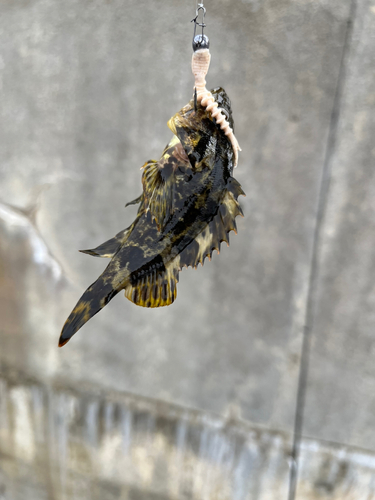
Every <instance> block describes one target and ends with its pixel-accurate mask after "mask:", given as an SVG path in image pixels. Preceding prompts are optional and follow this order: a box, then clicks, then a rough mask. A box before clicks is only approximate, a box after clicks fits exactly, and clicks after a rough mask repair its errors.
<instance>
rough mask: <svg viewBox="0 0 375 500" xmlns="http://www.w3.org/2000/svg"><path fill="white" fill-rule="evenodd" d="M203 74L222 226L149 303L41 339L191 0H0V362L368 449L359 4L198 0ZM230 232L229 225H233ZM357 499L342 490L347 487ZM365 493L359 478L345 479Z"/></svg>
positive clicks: (157, 119) (368, 273)
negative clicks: (237, 214)
mask: <svg viewBox="0 0 375 500" xmlns="http://www.w3.org/2000/svg"><path fill="white" fill-rule="evenodd" d="M206 7H207V9H208V14H207V17H206V20H207V24H208V29H207V34H208V35H209V37H210V40H211V53H212V64H211V68H210V72H209V74H208V78H207V80H208V85H209V86H210V87H215V86H218V85H222V86H223V87H224V88H225V89H226V90H227V92H228V94H229V95H230V97H231V100H232V104H233V111H234V118H235V123H236V135H237V137H238V139H239V142H240V144H241V146H242V150H243V151H242V153H241V156H240V163H239V167H238V169H237V171H236V172H235V175H236V177H237V178H238V180H239V181H240V182H241V184H242V185H243V188H244V190H245V192H246V193H247V197H246V198H244V199H243V200H242V205H243V208H244V212H245V218H244V219H241V220H239V221H238V231H239V234H238V236H232V238H231V247H230V248H228V249H227V248H223V251H222V252H221V253H220V256H217V255H216V254H215V255H214V258H213V261H212V262H211V263H209V262H207V263H206V264H205V266H204V267H203V268H200V269H199V270H198V271H192V270H191V269H190V270H184V271H183V272H182V273H181V275H180V283H179V287H178V300H177V302H176V303H175V304H173V306H171V307H168V308H165V309H160V310H144V309H142V308H137V307H136V306H134V305H133V304H131V303H130V302H128V301H127V300H126V299H124V298H123V297H121V296H118V297H117V298H116V299H114V300H113V302H111V304H110V305H109V306H108V307H106V308H105V309H104V310H103V311H102V312H101V313H100V314H99V315H98V316H97V317H95V318H94V319H93V320H92V321H90V322H89V323H88V324H87V325H86V326H85V327H84V328H83V329H82V331H80V332H79V334H77V335H76V336H75V337H74V339H73V340H72V341H71V342H70V343H69V344H68V345H67V346H66V347H65V348H64V349H61V350H58V349H57V347H56V346H57V340H58V336H59V332H60V329H61V326H62V324H63V322H64V320H65V319H66V317H67V315H68V313H69V312H70V310H71V309H72V307H73V305H74V304H75V302H76V300H77V299H78V297H79V296H80V294H81V293H82V292H83V290H84V288H86V287H87V285H89V284H90V283H91V282H92V281H93V280H94V279H95V278H96V277H97V275H98V274H99V273H100V272H101V271H102V269H103V267H104V265H105V264H106V263H105V262H104V261H103V260H100V259H94V258H91V257H89V256H87V255H83V254H79V253H78V252H77V249H79V248H87V247H92V246H95V245H96V244H99V243H101V242H102V241H104V240H105V239H107V238H109V237H111V236H112V235H114V234H115V233H116V232H118V231H119V230H121V229H123V228H124V227H126V226H127V225H129V223H130V222H131V220H132V219H133V218H134V215H135V208H134V207H130V208H127V209H126V210H125V209H124V208H123V206H124V203H125V202H126V201H129V200H131V199H133V198H134V197H135V196H138V194H140V171H139V167H140V166H141V165H142V164H143V163H144V162H145V161H146V160H148V159H149V158H158V157H159V156H160V153H161V151H162V148H163V147H164V145H165V144H166V143H167V141H168V140H169V138H170V132H169V130H168V128H167V126H166V122H167V120H168V119H169V118H170V116H172V115H173V114H174V113H175V112H176V111H177V110H179V109H180V108H181V107H182V105H184V104H185V103H186V102H187V101H188V100H189V99H190V97H191V95H192V83H193V81H192V75H191V70H190V58H191V46H190V41H191V36H192V25H190V23H189V21H190V19H191V18H192V17H193V13H194V8H195V4H194V2H177V1H176V0H174V1H173V0H166V1H164V2H152V1H146V0H140V1H137V2H136V1H127V2H125V1H123V0H122V1H120V0H109V1H106V2H103V1H100V0H92V1H88V0H68V1H66V2H58V1H57V0H35V1H32V2H31V1H28V0H19V1H17V2H13V1H11V0H8V1H5V2H2V3H1V6H0V47H1V48H0V69H1V73H0V89H1V90H0V92H1V94H0V95H1V106H0V131H1V139H0V179H1V182H0V298H1V302H0V314H1V321H0V364H2V365H4V366H7V367H9V366H10V367H14V368H16V369H22V371H23V372H25V373H27V374H29V375H31V376H34V377H36V378H37V379H39V380H43V381H44V382H46V383H48V382H51V381H54V380H59V381H60V382H63V381H66V382H67V383H69V384H75V385H79V384H80V383H82V382H84V381H86V382H87V381H89V382H90V383H93V384H97V385H98V386H100V387H102V388H110V389H112V390H119V391H129V392H132V393H135V394H139V395H142V396H149V397H150V396H151V397H154V398H160V399H163V400H166V401H169V402H174V403H178V404H181V405H185V406H188V407H195V408H199V409H201V410H207V411H214V412H216V413H220V414H223V413H224V412H225V411H226V409H227V408H228V407H229V406H230V405H233V404H235V405H237V406H238V407H239V408H240V409H241V413H242V417H243V418H244V419H246V420H248V421H249V422H251V423H253V424H257V425H258V424H260V425H262V426H265V427H266V428H267V429H276V430H281V431H284V432H286V433H289V432H291V431H292V428H293V419H294V411H295V402H296V390H297V378H298V370H299V363H300V352H301V340H302V332H303V327H304V325H305V324H307V325H308V326H309V327H310V328H311V330H310V331H311V335H312V351H311V358H310V376H309V384H308V391H307V410H306V418H305V425H304V430H303V431H304V434H305V435H306V436H309V437H310V438H313V439H318V440H319V439H323V440H328V441H335V442H338V443H342V444H345V445H348V446H359V447H363V448H366V449H368V450H373V451H374V450H375V432H374V431H373V429H374V417H373V415H374V410H375V399H374V396H373V395H374V393H375V390H374V389H375V368H374V367H375V364H374V363H373V356H374V353H375V342H374V335H373V324H374V321H373V320H374V310H375V308H374V305H375V290H374V273H375V267H374V248H375V231H374V229H375V227H374V220H375V218H374V215H375V203H374V200H375V192H374V190H375V187H374V186H375V183H374V158H375V149H374V144H373V142H374V141H373V137H374V135H375V122H374V120H375V119H374V116H375V109H374V108H375V93H374V84H373V80H374V79H373V75H374V70H373V68H374V64H375V48H374V47H375V44H374V33H375V2H374V1H373V0H314V1H312V0H263V1H260V0H248V1H246V0H243V1H242V2H241V1H237V0H236V1H234V0H215V2H211V1H207V2H206ZM232 234H233V233H232ZM358 498H362V497H358ZM363 498H364V497H363Z"/></svg>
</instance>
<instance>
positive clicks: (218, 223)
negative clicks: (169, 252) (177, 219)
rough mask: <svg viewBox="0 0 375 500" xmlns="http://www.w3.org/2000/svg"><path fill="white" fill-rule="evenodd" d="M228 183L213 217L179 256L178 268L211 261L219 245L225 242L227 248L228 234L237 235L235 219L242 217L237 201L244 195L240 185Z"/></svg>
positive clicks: (233, 181)
mask: <svg viewBox="0 0 375 500" xmlns="http://www.w3.org/2000/svg"><path fill="white" fill-rule="evenodd" d="M230 181H231V182H229V181H228V185H227V190H226V192H225V195H224V198H223V201H222V203H221V205H220V207H219V209H218V211H217V214H216V215H215V217H214V218H213V219H212V220H211V222H209V223H208V224H207V226H206V227H205V228H204V229H203V231H201V233H199V234H198V236H196V238H195V239H194V240H193V241H192V242H191V243H189V245H188V246H187V247H186V248H185V249H184V250H183V251H182V252H181V254H180V268H182V267H189V266H191V267H194V268H196V267H197V266H198V264H199V263H201V264H202V266H203V263H204V260H205V258H206V257H208V258H209V259H210V260H211V257H212V252H213V251H214V250H217V252H218V253H219V252H220V244H221V242H222V241H225V242H226V243H227V245H228V246H229V232H230V231H234V232H235V233H236V234H237V226H236V221H235V218H236V217H237V215H241V216H243V212H242V209H241V207H240V205H239V203H238V201H237V197H238V196H239V195H240V194H244V193H243V191H242V188H241V186H240V184H239V183H238V182H237V181H236V180H235V179H233V178H230Z"/></svg>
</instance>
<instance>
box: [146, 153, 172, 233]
mask: <svg viewBox="0 0 375 500" xmlns="http://www.w3.org/2000/svg"><path fill="white" fill-rule="evenodd" d="M142 184H143V193H144V199H145V207H146V210H149V211H150V212H151V215H152V218H153V219H155V221H156V224H157V226H158V229H159V231H161V230H162V228H163V227H164V225H165V223H166V222H167V220H168V219H169V216H170V215H171V213H172V211H173V195H174V190H173V187H174V173H173V171H165V169H163V168H160V166H159V164H158V162H157V161H151V162H148V163H146V164H145V165H144V167H143V175H142Z"/></svg>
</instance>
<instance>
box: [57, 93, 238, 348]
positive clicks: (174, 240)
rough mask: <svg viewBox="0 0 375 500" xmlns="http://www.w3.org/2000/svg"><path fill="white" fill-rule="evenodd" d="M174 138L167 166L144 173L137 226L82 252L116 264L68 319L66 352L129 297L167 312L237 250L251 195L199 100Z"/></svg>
mask: <svg viewBox="0 0 375 500" xmlns="http://www.w3.org/2000/svg"><path fill="white" fill-rule="evenodd" d="M211 92H212V95H213V96H214V99H215V101H216V102H217V103H218V105H219V106H220V108H222V110H223V112H224V113H225V115H226V117H227V120H228V121H229V123H230V125H231V128H232V129H233V128H234V123H233V116H232V110H231V103H230V100H229V97H228V95H227V94H226V92H225V90H224V89H222V88H221V87H219V88H216V89H214V90H212V91H211ZM168 127H169V129H170V130H171V131H172V132H173V138H172V140H171V141H170V142H169V143H168V145H167V146H166V147H165V149H164V151H163V153H162V155H161V158H160V160H158V161H156V160H150V161H148V162H146V163H145V164H144V165H143V167H142V188H143V189H142V194H141V195H140V196H139V197H138V198H136V199H135V200H133V201H132V202H130V203H128V204H127V205H130V204H139V208H138V212H137V215H136V218H135V220H134V222H133V223H132V224H131V225H130V226H129V227H128V228H126V229H124V230H123V231H120V232H119V233H118V234H116V236H114V237H113V238H111V239H109V240H108V241H106V242H104V243H102V244H101V245H99V246H98V247H96V248H94V249H91V250H81V252H83V253H86V254H89V255H92V256H96V257H107V258H110V259H111V261H110V263H109V264H108V266H107V267H106V269H105V270H104V272H103V273H102V274H101V275H100V276H99V278H98V279H97V280H96V281H95V282H94V283H93V284H92V285H90V286H89V287H88V288H87V290H86V291H85V292H84V293H83V295H82V297H81V298H80V299H79V301H78V302H77V304H76V306H75V307H74V309H73V311H72V312H71V314H70V315H69V317H68V319H67V320H66V322H65V324H64V326H63V329H62V332H61V335H60V338H59V346H60V347H62V346H63V345H65V344H66V343H67V342H68V341H69V340H70V339H71V337H72V336H73V335H74V334H75V333H76V332H77V331H78V330H79V329H80V328H81V327H82V326H83V325H84V324H85V323H86V322H87V321H88V320H89V319H91V318H92V317H93V316H94V315H95V314H97V313H98V312H99V311H100V310H101V309H102V308H103V307H104V306H106V305H107V304H108V302H109V301H110V300H112V299H113V297H114V296H115V295H117V294H118V293H119V292H120V291H121V290H124V293H125V297H126V298H128V299H129V300H130V301H131V302H133V303H134V304H136V305H138V306H143V307H162V306H167V305H170V304H172V303H173V302H174V301H175V299H176V296H177V283H178V278H179V272H180V271H181V270H182V268H184V267H190V266H191V267H192V268H197V266H198V264H199V263H200V264H201V265H203V263H204V260H205V258H206V257H208V258H209V260H211V257H212V253H213V251H214V250H216V251H217V252H218V253H219V251H220V245H221V243H222V242H226V243H227V244H228V245H229V233H230V231H234V232H235V233H237V226H236V221H235V218H236V217H237V216H238V215H241V216H243V212H242V209H241V206H240V204H239V202H238V197H239V196H240V195H245V193H244V191H243V190H242V187H241V185H240V183H239V182H238V181H237V180H236V179H235V178H234V177H233V176H232V173H233V163H234V152H233V148H232V146H231V143H230V141H229V140H228V137H227V136H226V135H225V134H224V132H223V131H222V130H221V128H220V126H219V125H218V124H217V123H216V120H215V119H214V118H213V117H212V116H211V114H210V112H209V111H208V110H207V109H206V108H205V107H204V106H202V105H201V104H199V103H197V101H196V100H195V99H192V100H191V101H190V102H189V103H188V104H187V105H186V106H184V107H183V108H182V109H181V110H180V111H179V112H178V113H176V114H175V115H174V116H173V117H172V118H171V119H170V120H169V121H168Z"/></svg>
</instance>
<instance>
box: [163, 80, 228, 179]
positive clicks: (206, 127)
mask: <svg viewBox="0 0 375 500" xmlns="http://www.w3.org/2000/svg"><path fill="white" fill-rule="evenodd" d="M211 93H212V95H213V97H214V99H215V102H217V103H218V106H219V108H220V109H221V110H222V112H223V113H224V115H225V117H226V119H227V121H228V122H229V125H230V126H231V128H232V129H233V125H234V124H233V118H232V109H231V103H230V100H229V97H228V96H227V93H226V92H225V90H224V89H222V88H221V87H218V88H216V89H213V90H212V91H211ZM168 127H169V128H170V130H171V131H172V132H173V134H174V135H175V136H176V137H177V139H178V140H179V141H180V143H181V145H182V148H183V149H184V150H185V153H186V155H187V156H188V158H189V161H190V163H191V165H192V167H193V168H194V169H195V168H205V165H206V166H207V162H209V163H212V161H213V151H211V149H212V148H211V149H210V147H209V145H210V144H211V142H212V140H213V138H214V137H216V138H219V137H221V136H223V137H224V132H223V131H222V130H221V128H220V126H219V125H217V124H216V120H215V119H214V118H212V115H211V112H210V111H208V110H207V108H206V107H204V106H202V105H201V104H198V105H197V107H195V103H194V99H191V101H190V102H189V103H188V104H187V105H186V106H184V107H183V108H182V109H181V110H180V111H179V112H178V113H176V114H175V115H174V116H173V117H172V118H171V119H170V120H169V121H168ZM226 142H227V141H226ZM211 157H212V158H211ZM209 158H210V159H209ZM202 162H203V163H202Z"/></svg>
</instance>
